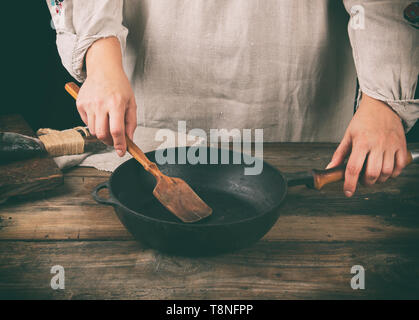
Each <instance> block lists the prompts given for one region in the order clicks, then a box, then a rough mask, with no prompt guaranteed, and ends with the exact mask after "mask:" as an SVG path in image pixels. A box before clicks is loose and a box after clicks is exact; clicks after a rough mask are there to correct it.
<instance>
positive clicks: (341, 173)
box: [311, 151, 413, 190]
mask: <svg viewBox="0 0 419 320" xmlns="http://www.w3.org/2000/svg"><path fill="white" fill-rule="evenodd" d="M412 159H413V158H412V153H411V152H410V151H407V164H406V165H408V164H410V163H411V162H412ZM345 170H346V164H345V165H342V166H339V167H336V168H332V169H326V170H317V169H313V170H312V171H311V173H312V175H313V185H314V188H316V189H317V190H320V189H321V188H323V186H325V185H326V184H329V183H332V182H337V181H341V180H345Z"/></svg>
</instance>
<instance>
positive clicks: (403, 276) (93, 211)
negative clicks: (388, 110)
mask: <svg viewBox="0 0 419 320" xmlns="http://www.w3.org/2000/svg"><path fill="white" fill-rule="evenodd" d="M418 146H419V145H417V144H416V145H411V146H409V147H410V148H415V147H416V148H417V147H418ZM334 147H335V145H333V144H268V145H266V146H265V150H264V158H265V160H267V161H268V162H270V163H271V164H273V165H275V166H276V167H278V168H279V169H281V170H282V171H289V172H295V171H301V170H309V169H311V168H313V167H314V168H323V167H324V166H325V165H326V164H327V163H328V161H329V160H330V156H331V154H332V153H333V150H334ZM108 177H109V173H106V172H100V171H97V170H95V169H91V168H76V169H72V170H70V171H67V172H66V174H65V183H64V185H62V186H61V187H59V188H56V189H55V190H54V191H53V192H51V193H49V194H48V196H47V197H43V198H37V199H32V200H30V201H29V200H26V201H18V200H13V199H12V200H10V201H9V202H8V203H6V204H5V205H2V206H1V207H0V297H1V298H48V299H49V298H51V299H93V298H106V299H124V298H125V299H126V298H129V299H282V298H304V299H322V298H350V299H353V298H355V299H356V298H360V299H369V298H419V215H418V212H419V190H418V187H417V185H418V181H419V166H418V165H416V164H413V165H411V166H410V167H408V168H406V170H405V171H404V172H403V174H402V176H400V177H399V178H398V179H395V180H392V181H389V182H388V183H385V184H382V185H376V186H374V187H371V188H366V187H362V186H360V188H359V190H358V191H357V193H356V194H355V196H354V197H353V198H351V199H347V198H345V197H344V195H343V192H342V184H341V183H338V184H333V185H328V186H326V187H325V188H324V189H322V190H321V191H317V190H313V189H308V188H305V187H303V186H298V187H293V188H290V189H289V194H288V196H287V199H286V202H285V204H284V206H283V207H282V208H281V216H280V218H279V220H278V222H277V223H276V224H275V226H274V227H273V228H272V229H271V231H270V232H269V233H268V234H267V235H266V236H265V237H264V238H263V239H262V240H261V241H259V242H258V243H257V244H255V245H254V246H252V247H250V248H247V249H244V250H241V251H238V252H235V253H232V254H226V255H221V256H216V257H207V258H193V259H192V258H182V257H171V256H168V255H164V254H161V253H159V252H156V251H154V250H151V249H149V248H147V247H145V246H144V245H142V244H139V243H137V242H135V241H133V240H132V237H131V236H130V234H129V233H128V232H127V231H126V230H125V229H124V227H123V226H122V225H121V223H120V222H119V220H118V219H117V218H116V216H115V214H114V212H113V209H112V208H111V207H108V206H103V205H99V204H97V203H95V202H94V201H93V199H92V198H91V196H90V192H91V191H92V189H93V188H94V186H96V185H97V184H99V183H100V182H103V181H105V180H106V179H107V178H108ZM56 264H60V265H62V266H64V268H65V270H66V289H65V290H62V291H60V290H52V289H51V288H50V285H49V283H50V279H51V277H52V275H51V274H50V273H49V271H50V268H51V267H52V266H53V265H56ZM355 264H360V265H363V266H364V267H365V270H366V290H356V291H354V290H352V289H351V287H350V279H351V277H352V276H353V275H352V274H350V268H351V267H352V266H353V265H355Z"/></svg>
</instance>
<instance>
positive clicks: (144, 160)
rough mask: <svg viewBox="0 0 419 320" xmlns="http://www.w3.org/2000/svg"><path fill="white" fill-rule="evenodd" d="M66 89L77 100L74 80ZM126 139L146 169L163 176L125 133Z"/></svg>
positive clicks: (128, 149) (67, 84)
mask: <svg viewBox="0 0 419 320" xmlns="http://www.w3.org/2000/svg"><path fill="white" fill-rule="evenodd" d="M64 88H65V90H66V91H67V92H68V93H69V94H70V95H71V96H72V97H73V98H74V99H76V100H77V97H78V94H79V90H80V88H79V86H78V85H77V84H75V83H74V82H68V83H66V84H65V86H64ZM125 141H126V144H127V151H128V152H129V153H130V154H131V155H132V156H133V157H134V158H135V159H136V160H137V161H138V162H139V163H141V165H142V166H143V167H144V169H145V170H147V171H148V172H150V173H151V174H152V175H153V176H155V177H156V178H157V177H161V176H163V173H161V171H160V170H159V168H158V167H157V165H156V164H155V163H154V162H152V161H150V160H149V159H148V158H147V156H146V155H145V154H144V152H143V151H142V150H141V149H140V148H139V147H138V146H137V145H136V144H135V143H134V142H133V141H132V140H131V139H130V138H129V137H128V136H127V134H125Z"/></svg>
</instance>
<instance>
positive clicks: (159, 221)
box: [108, 147, 288, 228]
mask: <svg viewBox="0 0 419 320" xmlns="http://www.w3.org/2000/svg"><path fill="white" fill-rule="evenodd" d="M179 148H184V147H173V148H165V150H169V149H179ZM187 148H189V147H187ZM207 148H208V149H218V150H220V149H221V148H214V147H207ZM230 151H231V152H232V153H237V152H236V151H233V150H230ZM154 152H156V150H153V151H149V152H147V153H145V155H146V156H147V157H148V156H149V155H151V154H153V153H154ZM240 154H243V153H242V152H240ZM255 158H256V157H255ZM257 159H259V160H261V161H262V162H263V167H265V166H267V167H268V168H270V169H272V170H274V171H276V172H277V173H278V174H279V175H280V177H281V179H282V180H283V182H284V188H285V190H284V192H282V194H281V197H280V198H279V202H278V204H277V205H275V206H274V207H273V208H272V209H270V210H265V211H263V212H261V213H259V214H257V215H255V216H253V217H249V218H244V219H242V220H237V221H231V222H227V223H222V222H221V223H208V224H199V223H185V222H181V221H179V222H176V221H167V220H161V219H157V218H153V217H150V216H147V215H144V214H143V213H140V212H137V211H134V210H132V209H130V208H128V207H127V206H125V205H124V204H122V203H121V201H119V199H118V198H117V197H116V196H115V194H114V193H113V190H112V180H113V178H114V174H116V173H117V172H118V170H120V168H121V167H122V166H123V165H125V164H126V163H127V162H129V161H133V162H135V161H136V160H135V159H133V158H131V159H128V160H126V161H124V162H123V163H121V164H120V165H119V166H118V167H117V168H116V169H115V171H114V172H112V174H111V176H110V177H109V180H108V191H109V194H110V196H111V198H112V199H113V202H114V204H113V206H119V207H121V209H124V210H126V211H128V212H129V213H130V214H132V215H134V216H137V217H139V218H142V219H145V220H149V221H152V222H156V223H164V224H168V225H176V226H179V227H192V228H206V227H221V226H229V225H234V224H241V223H246V222H249V221H252V220H256V219H258V218H260V217H262V216H265V215H267V214H269V213H270V212H272V211H276V210H278V209H279V208H280V207H281V205H282V203H283V201H284V199H285V197H286V195H287V194H288V184H287V179H286V178H285V176H284V175H283V174H282V172H281V171H280V170H279V169H277V168H275V167H274V166H273V165H271V164H270V163H268V162H266V161H264V160H262V159H260V158H257Z"/></svg>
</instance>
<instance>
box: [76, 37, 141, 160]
mask: <svg viewBox="0 0 419 320" xmlns="http://www.w3.org/2000/svg"><path fill="white" fill-rule="evenodd" d="M86 71H87V78H86V81H85V82H84V83H83V85H82V87H81V88H80V92H79V95H78V98H77V110H78V111H79V113H80V116H81V118H82V120H83V122H84V123H85V124H86V125H87V126H88V127H89V131H90V133H91V134H92V135H95V136H96V137H97V138H98V139H100V140H102V141H103V142H105V143H106V144H108V145H113V146H114V148H115V150H116V152H117V153H118V155H119V156H123V155H124V154H125V152H126V143H125V133H126V134H127V135H128V136H129V137H130V138H131V139H132V138H133V135H134V131H135V128H136V126H137V105H136V102H135V96H134V93H133V91H132V88H131V84H130V82H129V80H128V78H127V76H126V75H125V72H124V70H123V67H122V58H121V49H120V45H119V41H118V40H117V39H116V38H114V37H112V38H105V39H101V40H98V41H96V42H95V43H94V44H93V45H92V46H91V47H90V48H89V50H88V52H87V54H86Z"/></svg>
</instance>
